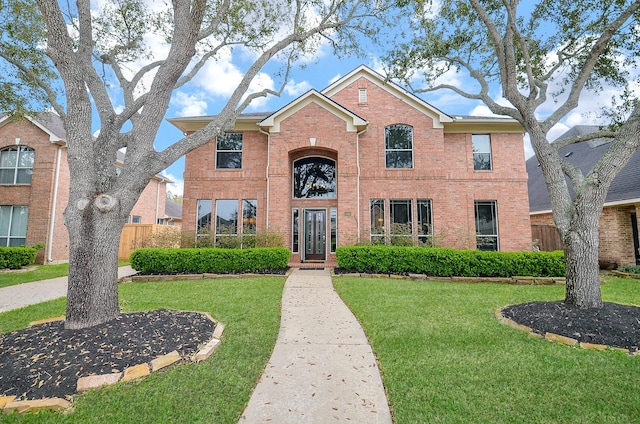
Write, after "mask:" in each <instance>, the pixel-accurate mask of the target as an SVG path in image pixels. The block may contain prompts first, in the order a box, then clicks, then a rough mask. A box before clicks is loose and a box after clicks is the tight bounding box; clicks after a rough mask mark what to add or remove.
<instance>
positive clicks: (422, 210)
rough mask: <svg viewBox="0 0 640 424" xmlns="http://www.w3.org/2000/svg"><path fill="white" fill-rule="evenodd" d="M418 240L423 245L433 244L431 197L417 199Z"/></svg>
mask: <svg viewBox="0 0 640 424" xmlns="http://www.w3.org/2000/svg"><path fill="white" fill-rule="evenodd" d="M418 242H419V243H420V245H423V246H433V218H432V215H431V199H425V200H418Z"/></svg>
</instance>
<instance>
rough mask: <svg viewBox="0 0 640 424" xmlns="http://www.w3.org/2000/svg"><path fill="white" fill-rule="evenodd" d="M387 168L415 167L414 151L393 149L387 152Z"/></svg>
mask: <svg viewBox="0 0 640 424" xmlns="http://www.w3.org/2000/svg"><path fill="white" fill-rule="evenodd" d="M386 167H387V168H413V152H407V151H397V150H391V151H388V152H387V163H386Z"/></svg>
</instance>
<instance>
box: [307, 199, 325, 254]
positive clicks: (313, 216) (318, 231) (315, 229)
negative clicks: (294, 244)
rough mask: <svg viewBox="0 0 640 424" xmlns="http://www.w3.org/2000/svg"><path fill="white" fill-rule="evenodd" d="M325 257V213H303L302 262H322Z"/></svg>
mask: <svg viewBox="0 0 640 424" xmlns="http://www.w3.org/2000/svg"><path fill="white" fill-rule="evenodd" d="M326 257H327V211H326V210H324V209H305V211H304V260H306V261H324V260H325V259H326Z"/></svg>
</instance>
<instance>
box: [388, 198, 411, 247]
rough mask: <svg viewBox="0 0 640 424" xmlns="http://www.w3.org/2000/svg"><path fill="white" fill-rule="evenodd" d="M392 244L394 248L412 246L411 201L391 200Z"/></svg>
mask: <svg viewBox="0 0 640 424" xmlns="http://www.w3.org/2000/svg"><path fill="white" fill-rule="evenodd" d="M389 206H390V207H389V214H390V217H391V231H390V234H391V244H392V245H394V246H412V245H413V228H412V219H411V200H393V199H392V200H390V201H389Z"/></svg>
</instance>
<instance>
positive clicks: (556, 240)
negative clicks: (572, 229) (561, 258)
mask: <svg viewBox="0 0 640 424" xmlns="http://www.w3.org/2000/svg"><path fill="white" fill-rule="evenodd" d="M531 239H532V240H533V241H534V242H535V241H536V240H538V247H539V248H540V250H543V251H546V252H551V251H554V250H562V242H561V241H560V235H559V234H558V230H557V229H556V226H555V225H542V224H531Z"/></svg>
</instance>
